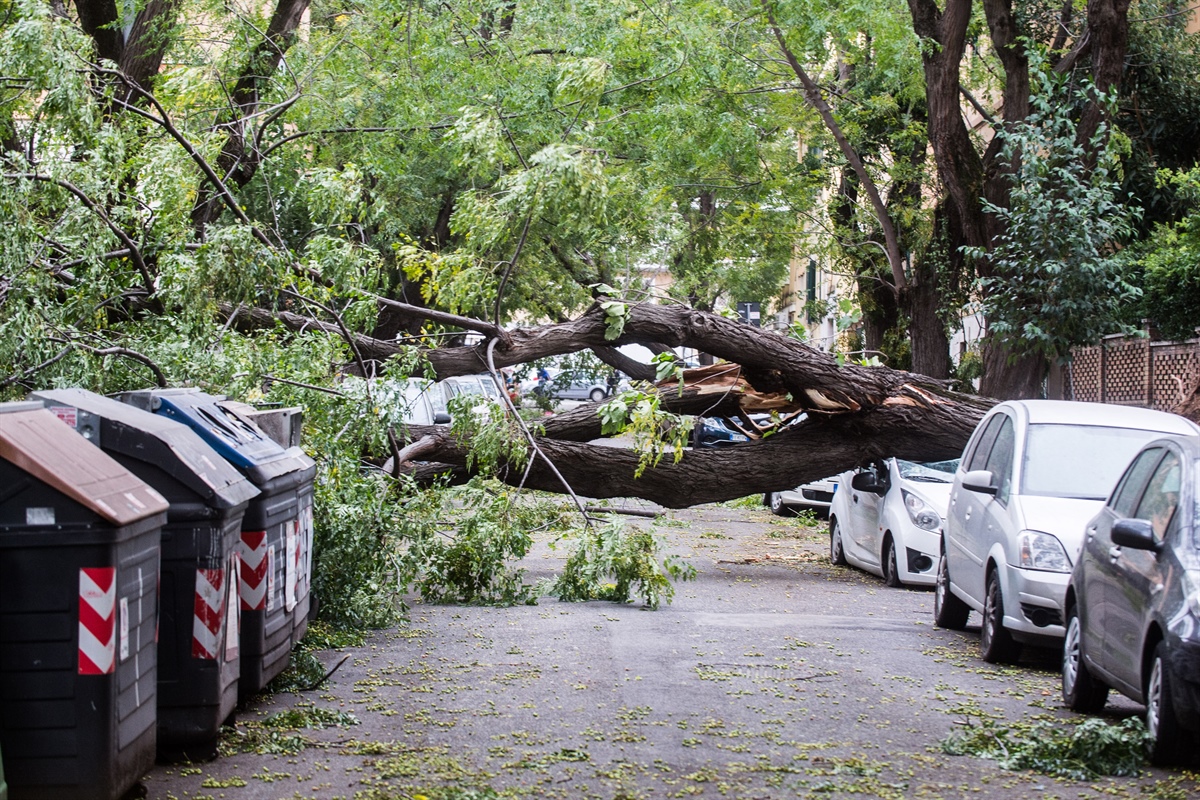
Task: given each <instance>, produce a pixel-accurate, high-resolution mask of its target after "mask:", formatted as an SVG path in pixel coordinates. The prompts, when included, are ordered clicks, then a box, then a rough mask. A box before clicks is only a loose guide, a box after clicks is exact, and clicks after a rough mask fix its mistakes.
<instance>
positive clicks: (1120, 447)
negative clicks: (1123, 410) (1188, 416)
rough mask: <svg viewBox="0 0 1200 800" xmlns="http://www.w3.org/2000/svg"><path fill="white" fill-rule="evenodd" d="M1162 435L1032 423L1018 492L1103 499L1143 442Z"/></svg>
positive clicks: (1119, 429) (1122, 429)
mask: <svg viewBox="0 0 1200 800" xmlns="http://www.w3.org/2000/svg"><path fill="white" fill-rule="evenodd" d="M1162 435H1163V434H1162V432H1161V431H1146V430H1138V429H1135V428H1106V427H1101V426H1098V425H1045V424H1042V425H1030V426H1029V433H1028V434H1027V435H1026V441H1025V460H1024V462H1023V464H1022V469H1021V494H1027V495H1036V496H1039V497H1075V498H1079V499H1081V500H1103V499H1105V498H1106V497H1108V495H1109V492H1111V491H1112V488H1113V486H1115V485H1116V483H1117V478H1119V477H1121V473H1122V471H1124V469H1125V467H1127V466H1129V462H1130V461H1131V460H1133V457H1134V456H1135V455H1136V454H1137V451H1138V450H1140V449H1141V447H1142V445H1144V444H1146V443H1147V442H1149V441H1150V440H1151V439H1157V438H1158V437H1159V436H1162Z"/></svg>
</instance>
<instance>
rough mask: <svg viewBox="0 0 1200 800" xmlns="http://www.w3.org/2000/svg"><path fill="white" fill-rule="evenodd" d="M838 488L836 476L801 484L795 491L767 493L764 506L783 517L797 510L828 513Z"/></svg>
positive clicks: (764, 496) (764, 497)
mask: <svg viewBox="0 0 1200 800" xmlns="http://www.w3.org/2000/svg"><path fill="white" fill-rule="evenodd" d="M742 439H743V440H745V439H748V437H745V436H743V437H742ZM739 441H740V440H739ZM837 488H838V479H837V476H836V475H835V476H834V477H832V478H825V479H824V480H819V481H813V482H812V483H805V484H801V485H800V486H797V487H796V488H795V489H787V490H784V491H782V492H767V493H766V494H765V495H763V505H765V506H768V507H769V508H770V509H771V513H772V514H776V515H778V516H781V517H782V516H786V515H787V514H790V513H792V511H793V510H795V509H797V508H800V509H805V508H807V509H811V510H813V511H820V512H822V513H827V512H828V511H829V504H830V503H832V502H833V498H834V495H835V494H836V492H837Z"/></svg>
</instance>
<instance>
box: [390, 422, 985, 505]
mask: <svg viewBox="0 0 1200 800" xmlns="http://www.w3.org/2000/svg"><path fill="white" fill-rule="evenodd" d="M981 416H982V414H981V413H963V409H962V408H958V407H955V408H951V407H950V406H949V405H940V406H933V407H929V408H924V409H921V408H918V407H916V406H909V405H893V406H886V407H880V408H876V409H873V410H871V411H866V412H860V413H857V414H851V415H845V416H838V417H828V418H821V419H809V420H805V421H803V422H801V423H799V424H798V425H795V426H793V427H792V428H790V429H788V430H786V431H783V432H782V433H778V434H776V435H774V436H770V437H767V438H765V439H762V440H760V441H756V442H747V443H745V444H735V445H730V446H728V447H723V448H719V449H717V448H714V449H694V450H688V451H686V452H684V454H683V457H682V458H681V459H680V461H679V463H672V462H671V458H670V455H669V454H668V456H666V457H664V458H663V460H662V462H661V463H660V464H659V465H658V466H657V467H654V468H651V469H647V470H646V471H645V472H644V473H643V474H642V476H641V477H634V476H635V473H636V470H637V466H638V453H637V452H635V451H634V450H632V449H626V448H621V447H612V446H603V445H596V444H587V443H583V442H570V441H560V440H552V439H548V438H542V439H540V440H539V445H540V447H541V449H542V451H543V452H544V453H545V454H546V456H547V457H548V458H549V459H550V460H552V461H553V462H554V464H555V465H556V466H557V468H558V471H559V472H560V473H561V474H562V476H563V477H565V478H566V480H567V481H568V482H569V483H570V484H571V485H572V486H573V487H574V488H575V490H576V491H577V492H578V493H579V494H581V495H583V496H584V497H588V498H592V499H597V500H599V499H605V498H613V497H640V498H642V499H644V500H649V501H651V502H654V503H658V504H659V505H662V506H666V507H668V508H686V507H688V506H692V505H697V504H700V503H711V502H717V501H721V500H732V499H734V498H738V497H744V496H746V495H751V494H758V493H762V492H771V491H782V490H785V489H790V488H792V487H794V486H797V485H799V484H801V483H808V482H810V481H815V480H820V479H821V478H825V477H828V476H830V475H835V474H837V473H839V472H842V471H844V470H847V469H852V468H853V467H855V466H857V465H859V464H862V463H865V462H866V461H868V460H869V459H871V458H886V457H888V456H896V457H898V458H905V459H910V460H915V461H932V460H939V459H947V458H957V457H958V456H959V455H960V454H961V453H962V448H963V445H964V444H965V443H966V441H967V439H968V438H969V437H970V435H971V431H973V430H974V427H975V424H976V423H977V422H978V420H979V418H980V417H981ZM410 434H412V435H416V436H424V435H427V434H432V435H435V436H440V442H441V445H442V447H440V448H439V449H437V450H435V451H434V452H433V453H432V454H431V455H430V458H432V459H435V460H436V461H437V462H439V463H434V464H424V465H420V466H418V467H415V468H414V469H412V470H409V474H411V475H412V476H413V477H414V478H416V479H417V481H418V482H429V481H432V480H433V479H434V477H435V476H438V475H444V474H446V473H449V474H450V480H451V481H452V482H459V481H462V480H465V479H466V478H467V477H469V475H470V473H469V471H468V470H467V469H466V467H465V465H466V449H465V448H463V447H461V446H460V445H459V444H458V443H457V442H455V441H454V440H453V439H452V438H451V437H450V436H449V435H448V433H445V432H442V433H440V434H439V433H438V432H437V431H436V430H435V429H431V428H413V429H412V430H411V431H410ZM520 472H521V471H520V470H507V471H506V470H501V474H500V479H501V480H504V481H506V482H509V483H512V482H514V481H515V480H516V479H517V478H518V477H519V473H520ZM525 485H526V486H528V487H530V488H535V489H543V490H546V491H552V492H553V491H558V487H559V486H561V484H560V483H559V478H558V477H557V476H556V475H554V474H552V473H550V472H549V470H547V469H546V468H545V466H544V465H543V464H542V463H540V462H539V463H536V464H534V465H533V468H532V469H530V470H529V475H528V477H527V478H526V481H525Z"/></svg>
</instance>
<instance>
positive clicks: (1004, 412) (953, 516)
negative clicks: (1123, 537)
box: [934, 400, 1200, 662]
mask: <svg viewBox="0 0 1200 800" xmlns="http://www.w3.org/2000/svg"><path fill="white" fill-rule="evenodd" d="M1164 433H1179V434H1195V433H1200V428H1198V427H1197V426H1196V425H1194V424H1192V423H1191V422H1189V421H1188V420H1186V419H1184V418H1183V417H1180V416H1177V415H1175V414H1167V413H1164V412H1162V411H1151V410H1149V409H1144V408H1133V407H1130V406H1115V405H1106V404H1103V403H1077V402H1068V401H1057V400H1010V401H1008V402H1006V403H1001V404H1000V405H998V406H996V407H995V408H993V409H992V410H991V411H989V412H988V414H987V416H985V417H984V418H983V419H982V420H981V421H980V423H979V425H978V426H977V427H976V429H975V433H973V434H972V435H971V439H970V441H969V442H968V443H967V447H966V449H965V450H964V451H963V458H962V463H961V464H960V465H959V468H958V471H957V472H956V473H955V476H954V487H953V488H952V489H951V490H950V507H949V510H948V513H947V516H946V530H945V535H944V537H943V541H942V557H941V559H940V563H939V567H938V575H937V583H936V588H935V591H934V621H935V622H936V623H937V624H938V625H939V626H940V627H943V628H955V629H961V628H962V627H964V626H965V625H966V621H967V616H968V614H969V613H970V612H971V610H975V611H978V612H980V613H981V614H982V615H983V623H982V626H981V631H980V637H979V639H980V648H981V651H982V655H983V659H984V660H985V661H990V662H1010V661H1013V660H1015V659H1016V658H1017V657H1018V656H1019V655H1020V649H1021V645H1022V644H1034V645H1049V646H1057V645H1058V644H1059V641H1058V640H1060V639H1061V638H1062V637H1063V633H1064V629H1063V616H1062V607H1063V600H1064V597H1065V594H1066V589H1067V582H1068V580H1069V579H1070V577H1071V569H1072V567H1073V565H1074V562H1075V560H1076V558H1077V557H1078V555H1079V550H1080V548H1081V546H1082V544H1083V534H1084V527H1085V526H1086V524H1087V523H1088V521H1089V520H1090V519H1091V518H1092V517H1094V516H1095V515H1096V514H1097V513H1098V512H1099V511H1100V509H1101V508H1102V507H1103V505H1104V500H1105V498H1107V497H1108V495H1109V493H1110V492H1111V491H1112V489H1113V486H1114V485H1115V484H1116V482H1117V478H1119V477H1120V476H1121V473H1122V472H1123V471H1124V469H1125V466H1126V465H1127V464H1128V463H1129V461H1130V459H1132V458H1133V456H1134V454H1136V453H1137V452H1138V450H1139V449H1141V447H1142V445H1144V444H1146V443H1147V442H1149V441H1150V440H1152V439H1156V438H1158V437H1159V436H1161V435H1162V434H1164Z"/></svg>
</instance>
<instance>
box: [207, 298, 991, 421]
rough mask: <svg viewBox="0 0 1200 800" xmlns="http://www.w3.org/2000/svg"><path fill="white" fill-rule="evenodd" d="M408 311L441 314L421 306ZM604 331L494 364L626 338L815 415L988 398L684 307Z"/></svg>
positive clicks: (443, 367) (439, 361)
mask: <svg viewBox="0 0 1200 800" xmlns="http://www.w3.org/2000/svg"><path fill="white" fill-rule="evenodd" d="M411 311H412V313H414V314H416V313H422V312H423V313H425V314H426V315H432V314H435V313H438V312H433V311H430V310H429V309H420V308H418V307H416V306H413V307H412V308H411ZM221 313H222V314H223V315H225V316H230V315H232V316H234V317H235V324H240V325H241V326H242V327H243V328H246V327H274V326H275V325H276V324H283V325H285V326H286V327H288V328H291V329H292V330H297V331H299V330H312V329H318V330H322V331H325V332H327V333H331V334H334V335H341V331H340V330H339V329H338V327H337V326H336V325H334V324H332V323H326V322H320V321H317V320H313V319H311V318H309V317H303V316H300V315H298V314H291V313H289V312H283V311H280V312H271V311H265V310H262V309H233V308H230V307H228V306H222V307H221ZM480 324H481V325H487V324H488V323H480ZM606 332H607V320H606V317H605V313H604V311H603V309H601V308H600V307H599V306H593V307H592V308H591V309H589V310H588V311H587V312H585V313H584V314H583V315H582V316H580V317H579V318H577V319H574V320H570V321H568V322H563V323H559V324H554V325H543V326H538V327H532V328H518V329H516V330H512V331H507V332H506V334H507V342H504V341H502V342H501V343H500V346H499V347H497V348H496V350H495V363H496V366H497V367H507V366H513V365H516V364H524V363H527V362H529V361H534V360H536V359H539V358H545V357H547V356H556V355H565V354H567V353H574V352H578V351H579V350H584V349H589V348H603V347H610V346H615V345H622V344H642V345H647V346H649V345H652V344H656V345H666V346H668V347H685V346H686V347H692V348H695V349H697V350H700V351H702V352H705V353H711V354H712V355H714V356H716V357H717V358H722V359H725V360H726V361H730V362H733V363H735V364H740V365H741V366H742V368H743V374H744V377H745V378H746V379H747V381H748V382H749V383H750V385H751V386H753V387H754V388H755V389H756V390H758V391H759V392H764V393H765V392H785V393H789V394H791V396H792V399H793V401H794V405H795V407H797V408H800V409H805V410H808V411H812V412H815V413H822V414H841V413H851V412H857V411H860V410H865V409H869V408H871V407H874V406H878V405H881V404H886V403H908V402H913V400H912V398H914V397H915V398H921V397H928V398H943V399H944V400H946V401H947V402H952V403H976V402H985V401H980V400H979V399H978V398H976V397H974V396H973V395H963V394H957V393H954V392H950V391H948V390H946V389H945V387H944V384H943V383H942V382H941V381H936V380H934V379H931V378H928V377H925V376H923V375H915V374H912V373H908V372H902V371H900V370H892V369H885V368H878V367H859V366H852V365H845V366H839V365H838V363H837V360H836V359H835V358H834V357H833V356H831V355H830V354H828V353H824V352H821V351H819V350H816V349H814V348H812V347H809V346H808V345H805V344H803V343H801V342H798V341H796V340H794V339H791V338H788V337H786V336H783V335H781V334H778V333H775V332H773V331H764V330H762V329H760V328H755V327H753V326H750V325H746V324H744V323H741V322H737V321H734V320H729V319H726V318H724V317H721V316H718V315H716V314H708V313H705V312H702V311H696V310H694V309H689V308H685V307H683V306H675V305H655V304H651V303H639V304H636V305H632V306H630V307H629V309H628V312H627V321H626V323H625V327H624V330H623V332H622V334H621V336H619V337H618V338H616V339H614V340H610V339H608V338H606ZM354 340H355V345H356V346H357V347H358V348H360V350H361V351H362V353H363V355H364V357H366V358H378V359H386V358H389V357H391V356H393V355H396V354H398V353H400V352H401V351H402V349H403V346H402V345H401V344H399V343H396V342H384V341H381V340H379V339H371V337H367V336H361V335H357V336H355V337H354ZM425 357H426V359H427V360H428V362H429V364H430V365H431V366H432V367H433V369H434V373H435V374H436V376H437V377H438V378H445V377H449V376H452V375H470V374H473V373H477V372H482V371H484V370H485V369H486V364H487V344H486V342H481V343H480V344H477V345H468V346H462V347H445V348H438V349H432V350H427V351H425ZM905 398H908V399H905ZM984 407H986V403H985V406H984Z"/></svg>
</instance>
